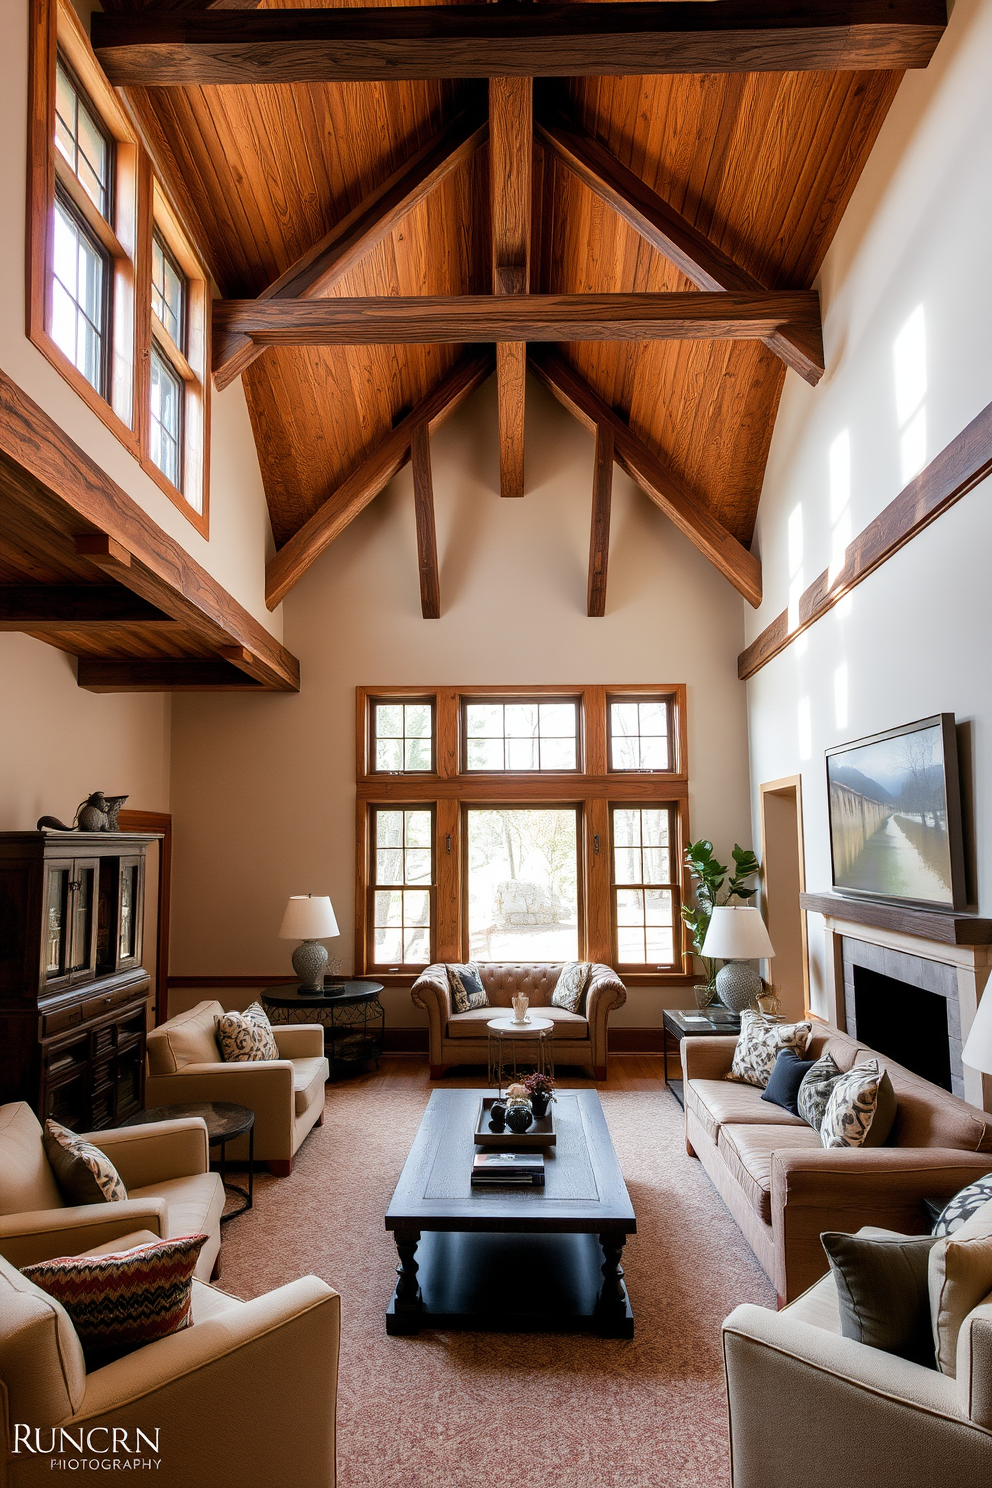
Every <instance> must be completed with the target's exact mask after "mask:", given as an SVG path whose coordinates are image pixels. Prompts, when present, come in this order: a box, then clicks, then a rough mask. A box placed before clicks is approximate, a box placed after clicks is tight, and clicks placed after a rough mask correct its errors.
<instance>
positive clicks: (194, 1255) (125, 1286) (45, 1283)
mask: <svg viewBox="0 0 992 1488" xmlns="http://www.w3.org/2000/svg"><path fill="white" fill-rule="evenodd" d="M207 1239H208V1236H206V1235H183V1236H181V1237H179V1238H178V1239H175V1240H155V1241H154V1242H149V1243H148V1244H147V1245H136V1246H134V1247H133V1249H131V1250H120V1251H117V1252H116V1253H115V1254H113V1255H101V1256H57V1257H56V1258H55V1259H53V1260H50V1261H39V1262H38V1263H37V1264H36V1265H33V1266H23V1267H22V1268H21V1274H22V1275H23V1276H26V1277H27V1278H28V1280H29V1281H33V1282H34V1284H35V1286H36V1287H40V1288H41V1290H42V1291H43V1292H47V1293H48V1295H49V1296H50V1297H54V1298H55V1300H56V1301H57V1302H60V1303H61V1304H62V1306H63V1307H64V1308H65V1310H66V1312H67V1313H68V1314H69V1317H70V1318H71V1319H72V1324H73V1327H74V1328H75V1330H76V1332H77V1334H78V1335H79V1341H80V1343H81V1344H82V1346H83V1353H84V1355H85V1357H86V1367H87V1369H88V1370H93V1369H99V1368H101V1367H102V1366H103V1365H104V1364H109V1363H110V1362H111V1360H112V1359H119V1358H120V1357H121V1356H122V1355H123V1354H129V1353H131V1352H132V1351H133V1350H134V1349H136V1348H141V1347H142V1345H143V1344H146V1343H153V1342H154V1341H155V1339H157V1338H166V1337H168V1335H169V1334H170V1333H178V1332H179V1331H180V1329H181V1328H187V1327H189V1324H190V1323H191V1322H192V1314H191V1310H190V1304H191V1299H192V1293H193V1272H194V1270H195V1269H196V1263H197V1260H198V1259H199V1255H200V1251H201V1249H202V1248H203V1244H204V1242H205V1241H206V1240H207Z"/></svg>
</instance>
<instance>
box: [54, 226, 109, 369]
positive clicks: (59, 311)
mask: <svg viewBox="0 0 992 1488" xmlns="http://www.w3.org/2000/svg"><path fill="white" fill-rule="evenodd" d="M108 280H109V266H108V262H107V255H106V253H105V252H104V251H103V249H102V248H101V246H100V244H99V243H97V242H96V241H95V240H94V238H93V237H92V235H91V234H90V233H89V232H88V231H87V229H86V226H85V224H84V223H82V222H80V220H79V218H78V217H77V215H76V213H75V212H74V211H73V209H72V207H71V205H70V204H69V203H67V202H64V201H62V199H61V198H60V197H56V200H55V240H54V251H53V261H52V339H53V340H54V341H55V343H56V345H57V346H58V347H59V348H60V349H61V350H62V351H64V352H65V354H66V356H67V357H68V358H69V360H70V362H71V363H72V365H73V366H74V367H76V368H77V369H78V371H80V372H81V373H82V374H83V376H84V377H85V378H86V381H87V382H88V383H89V384H90V386H91V387H93V388H95V389H96V391H97V392H98V393H101V394H103V393H104V392H105V389H106V384H107V355H106V353H107V339H108V335H107V333H108V320H109V307H108V304H107V285H108Z"/></svg>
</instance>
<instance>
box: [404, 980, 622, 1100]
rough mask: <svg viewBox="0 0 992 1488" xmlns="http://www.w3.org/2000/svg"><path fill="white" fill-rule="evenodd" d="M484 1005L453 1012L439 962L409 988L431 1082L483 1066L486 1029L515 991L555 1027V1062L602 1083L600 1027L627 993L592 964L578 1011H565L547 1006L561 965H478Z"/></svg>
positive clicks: (603, 1051)
mask: <svg viewBox="0 0 992 1488" xmlns="http://www.w3.org/2000/svg"><path fill="white" fill-rule="evenodd" d="M479 970H480V972H481V974H482V985H483V986H484V987H485V989H486V995H487V996H488V998H489V1006H488V1007H483V1008H473V1009H472V1010H471V1011H470V1012H467V1013H456V1012H455V1009H454V1006H453V1004H452V1001H451V993H450V992H449V990H448V974H447V972H446V970H445V968H444V966H443V965H442V964H441V963H437V964H435V965H434V966H428V967H427V969H426V971H424V972H422V973H421V975H420V976H419V977H418V978H417V980H416V981H415V982H414V984H413V988H412V995H413V1001H414V1003H415V1005H416V1006H417V1007H419V1008H423V1009H424V1010H425V1011H426V1013H427V1017H428V1021H429V1024H430V1051H431V1052H430V1060H431V1079H432V1080H438V1079H440V1077H441V1076H442V1075H443V1074H444V1071H445V1070H446V1069H447V1068H448V1066H449V1065H452V1064H485V1063H486V1062H487V1060H488V1054H489V1044H488V1035H487V1030H486V1024H487V1023H488V1022H489V1019H490V1018H498V1017H499V1016H500V1013H501V1011H502V1009H504V1008H506V1009H509V1007H510V1002H511V999H512V998H513V997H515V996H516V994H517V993H518V992H525V993H526V994H527V996H528V997H529V998H530V1005H531V1010H532V1011H533V1010H534V1009H535V1008H539V1009H540V1015H541V1017H542V1018H550V1019H551V1020H552V1021H553V1023H554V1025H555V1063H556V1064H579V1065H583V1066H585V1067H587V1068H588V1069H591V1070H592V1073H593V1078H594V1079H596V1080H605V1079H606V1024H607V1020H608V1018H609V1016H610V1013H611V1011H612V1009H613V1008H618V1007H622V1006H623V1004H624V1003H625V1002H626V1001H627V992H626V989H625V987H624V985H623V982H621V980H620V978H619V977H618V976H617V974H616V972H615V971H613V970H612V969H611V968H610V967H609V966H603V965H602V964H601V963H598V962H594V963H593V967H592V971H591V973H590V976H589V985H588V987H587V989H586V994H585V998H584V1000H583V1004H582V1005H581V1008H580V1011H579V1012H576V1013H570V1012H567V1011H566V1009H565V1008H557V1007H552V1006H551V994H552V993H553V992H554V990H555V987H556V985H557V983H558V978H559V976H560V975H561V964H560V963H554V964H547V963H545V964H542V965H534V966H529V965H524V964H522V963H519V962H512V963H510V962H499V961H492V962H488V963H487V962H483V963H481V964H480V966H479Z"/></svg>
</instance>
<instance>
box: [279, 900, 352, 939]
mask: <svg viewBox="0 0 992 1488" xmlns="http://www.w3.org/2000/svg"><path fill="white" fill-rule="evenodd" d="M340 934H341V932H340V930H339V929H338V922H337V920H336V919H335V918H334V911H333V909H332V908H331V901H330V899H328V897H327V895H326V894H294V895H293V897H292V898H291V899H290V901H289V903H288V904H287V905H286V913H285V914H284V915H283V917H282V926H281V928H280V930H279V939H280V940H323V939H324V937H325V936H331V935H340Z"/></svg>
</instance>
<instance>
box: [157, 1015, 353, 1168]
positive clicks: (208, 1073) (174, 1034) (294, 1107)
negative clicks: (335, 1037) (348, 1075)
mask: <svg viewBox="0 0 992 1488" xmlns="http://www.w3.org/2000/svg"><path fill="white" fill-rule="evenodd" d="M223 1011H224V1009H223V1008H222V1007H221V1005H220V1003H219V1002H199V1003H197V1005H196V1007H194V1008H190V1010H189V1011H188V1012H185V1013H179V1014H177V1016H176V1017H175V1018H170V1019H169V1020H168V1021H167V1022H166V1023H160V1024H159V1026H158V1027H157V1028H153V1029H152V1031H151V1033H149V1035H148V1046H147V1047H148V1074H147V1077H146V1079H145V1105H146V1106H148V1107H149V1108H151V1107H153V1106H180V1105H183V1104H184V1103H185V1102H187V1101H233V1102H234V1104H235V1105H238V1106H249V1107H250V1108H251V1110H253V1111H254V1112H255V1148H254V1151H255V1159H256V1161H258V1162H266V1163H268V1166H269V1171H270V1172H271V1173H274V1174H275V1175H276V1176H277V1177H286V1176H287V1175H288V1174H289V1173H291V1172H292V1171H293V1158H294V1157H295V1155H296V1152H297V1150H298V1148H299V1146H300V1143H301V1142H302V1141H303V1139H304V1137H305V1136H307V1135H308V1133H309V1132H310V1130H311V1128H312V1127H314V1126H320V1125H321V1124H322V1122H323V1120H324V1086H325V1085H326V1084H327V1080H328V1076H329V1073H330V1071H329V1068H328V1064H327V1059H326V1057H325V1055H324V1030H323V1028H321V1026H320V1025H319V1024H318V1023H292V1024H284V1023H277V1024H275V1025H274V1027H273V1029H272V1032H273V1034H274V1035H275V1040H276V1044H277V1045H278V1048H279V1058H278V1059H266V1060H259V1061H257V1062H246V1063H244V1064H235V1063H227V1062H226V1061H225V1060H223V1059H222V1058H221V1054H220V1050H219V1048H218V1047H217V1038H216V1035H215V1033H214V1028H215V1026H216V1022H217V1019H218V1018H219V1017H220V1016H221V1014H222V1013H223ZM227 1155H228V1157H230V1158H233V1159H235V1160H239V1159H240V1160H241V1161H246V1160H247V1157H248V1138H247V1136H244V1137H239V1138H238V1139H237V1141H235V1142H230V1143H229V1144H228V1148H227Z"/></svg>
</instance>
